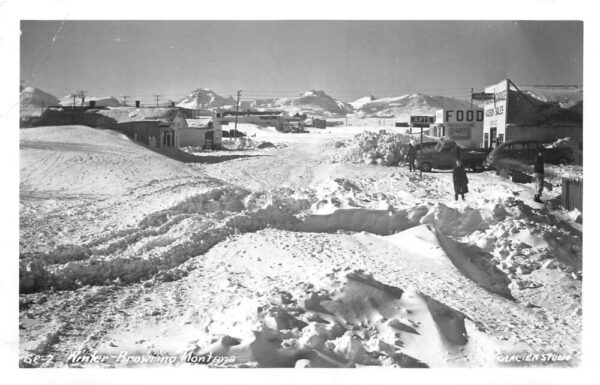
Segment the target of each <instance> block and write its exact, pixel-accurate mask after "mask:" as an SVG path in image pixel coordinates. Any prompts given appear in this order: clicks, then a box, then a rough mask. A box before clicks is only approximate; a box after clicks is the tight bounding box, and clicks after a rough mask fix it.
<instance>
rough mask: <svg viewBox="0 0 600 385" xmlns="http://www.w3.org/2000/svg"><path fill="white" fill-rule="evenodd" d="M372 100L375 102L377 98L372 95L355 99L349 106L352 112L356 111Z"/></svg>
mask: <svg viewBox="0 0 600 385" xmlns="http://www.w3.org/2000/svg"><path fill="white" fill-rule="evenodd" d="M374 100H377V98H376V97H375V96H373V95H369V96H363V97H362V98H360V99H356V100H355V101H353V102H350V105H351V106H352V107H353V108H354V110H358V109H360V108H361V107H362V106H364V105H365V104H367V103H370V102H372V101H374Z"/></svg>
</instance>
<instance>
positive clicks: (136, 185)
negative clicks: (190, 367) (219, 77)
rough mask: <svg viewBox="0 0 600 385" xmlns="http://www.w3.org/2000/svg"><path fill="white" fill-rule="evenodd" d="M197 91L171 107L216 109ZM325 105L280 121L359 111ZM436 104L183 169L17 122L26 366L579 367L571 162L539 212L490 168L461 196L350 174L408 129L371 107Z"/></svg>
mask: <svg viewBox="0 0 600 385" xmlns="http://www.w3.org/2000/svg"><path fill="white" fill-rule="evenodd" d="M207 94H209V92H206V93H199V92H197V91H194V92H193V93H192V94H191V95H190V96H188V97H186V98H185V99H183V100H182V102H181V103H180V104H184V106H185V107H187V108H191V107H193V108H205V109H206V108H212V107H220V106H223V100H222V99H220V98H218V97H214V98H212V99H211V98H209V97H206V95H207ZM22 95H24V96H23V99H22V101H23V100H25V101H26V102H27V103H28V104H29V105H30V106H31V105H35V104H38V105H39V104H40V102H39V100H40V99H43V98H46V99H44V100H46V103H50V102H53V101H54V100H53V99H51V98H50V97H48V96H46V95H47V94H46V93H44V92H42V91H40V90H31V89H25V90H24V92H23V93H22ZM316 95H318V96H316ZM214 96H216V95H214ZM330 99H331V98H330V97H328V96H327V95H326V94H324V93H321V92H315V93H305V94H304V95H303V96H301V97H299V98H297V99H295V100H300V101H302V103H300V102H296V103H293V107H291V108H292V110H291V111H293V112H294V113H296V112H308V111H312V112H314V111H322V112H323V114H322V115H321V116H340V112H339V108H344V109H348V110H351V109H352V108H353V107H347V106H346V105H343V106H342V105H340V104H339V103H331V100H330ZM290 100H294V98H291V99H285V100H279V101H273V102H272V103H273V104H272V105H271V107H275V106H276V107H277V108H284V107H285V106H287V105H292V104H291V103H290V102H289V101H290ZM315 100H316V101H315ZM438 101H439V102H440V103H442V102H444V101H445V99H444V98H435V97H426V96H424V95H407V96H404V97H398V98H389V99H385V100H382V101H378V100H373V101H370V102H367V103H365V104H363V105H362V106H361V107H360V108H359V112H362V113H364V114H365V115H367V116H369V117H359V116H357V115H351V116H350V118H349V119H348V125H347V126H346V125H343V126H337V127H330V128H327V129H308V132H307V133H306V134H291V133H288V134H286V133H281V132H278V131H277V130H276V129H275V128H273V127H262V126H258V125H253V124H239V126H238V130H239V131H241V132H243V133H245V134H246V137H245V138H243V139H229V140H227V141H224V143H223V145H224V147H223V149H222V150H217V151H195V152H192V153H193V155H195V158H194V161H193V162H179V161H177V160H173V159H169V158H168V157H166V156H164V155H162V154H160V153H156V152H153V151H151V150H150V149H148V148H146V147H144V146H142V145H140V144H138V143H136V142H134V141H133V140H132V139H130V138H128V137H126V136H125V135H123V134H121V133H118V132H115V131H112V130H101V129H95V128H91V127H86V126H42V127H34V128H27V129H23V130H21V134H20V136H21V144H20V145H21V166H20V167H21V171H20V174H21V209H20V211H21V239H20V248H21V256H20V266H21V268H20V290H21V295H20V309H21V310H20V323H19V328H20V338H21V348H20V349H21V361H20V362H21V365H22V366H25V367H27V366H41V367H46V366H85V367H89V366H92V367H96V366H100V367H119V366H120V365H123V363H125V364H126V365H128V366H144V365H146V366H148V365H155V364H156V362H154V361H151V360H150V361H148V360H149V358H148V357H154V360H158V357H174V358H173V362H170V361H168V360H167V358H164V360H163V361H161V364H164V365H187V364H193V363H195V362H196V361H198V360H208V358H207V357H209V356H210V355H211V354H212V355H213V356H214V357H219V358H218V359H217V358H214V359H212V361H211V362H207V364H208V365H212V366H231V367H255V366H259V367H294V366H296V367H298V366H304V367H355V366H366V365H381V366H396V367H445V366H454V367H455V366H459V367H482V366H483V367H488V366H502V365H510V363H503V362H502V360H499V359H498V357H499V356H502V355H506V356H507V357H508V356H509V355H510V354H511V353H512V352H515V351H518V352H529V353H531V354H538V355H539V354H541V353H540V352H543V353H546V354H550V356H549V359H548V361H543V360H541V359H539V360H538V361H537V362H535V363H534V364H537V365H547V364H550V363H551V364H552V365H557V364H558V365H566V366H573V365H577V364H578V362H579V361H580V359H581V340H580V338H581V322H582V317H581V315H582V311H581V279H582V271H581V260H582V255H581V239H582V232H581V231H582V228H581V213H578V212H577V211H574V212H570V211H566V210H564V209H562V208H561V207H560V200H559V195H560V177H561V176H565V175H569V176H582V168H581V166H549V169H550V170H549V172H548V173H549V177H548V180H549V181H550V183H551V184H552V186H553V187H555V188H553V189H552V191H547V192H546V198H547V200H548V203H547V204H538V203H535V202H533V199H532V197H533V183H529V184H517V183H513V182H512V181H510V180H508V179H504V178H502V177H501V176H499V175H497V174H496V173H495V172H493V171H485V172H482V173H470V174H469V178H470V191H471V192H470V194H468V197H467V199H466V201H465V202H462V201H454V197H453V192H452V187H451V186H452V183H451V179H452V173H451V172H448V171H438V172H434V173H425V174H424V175H423V177H422V178H419V174H418V173H414V172H413V173H411V172H409V171H408V168H407V167H405V166H403V165H402V164H400V166H394V167H385V166H382V165H378V164H377V162H373V163H374V164H365V161H364V158H365V154H366V153H368V152H369V151H371V152H372V151H373V150H377V151H380V152H385V151H390V146H401V145H402V144H404V145H406V143H408V141H409V140H411V139H414V138H418V136H416V135H415V136H414V137H412V136H411V135H409V134H406V133H405V129H404V128H398V127H392V126H381V125H380V124H381V120H379V119H377V117H378V116H379V114H380V113H382V114H384V115H386V116H387V115H388V114H389V113H390V112H389V111H390V110H393V111H394V113H395V114H403V113H405V114H410V113H411V111H413V110H417V111H418V112H417V113H422V111H427V110H428V109H429V110H432V109H435V108H438V107H440V105H431V104H428V103H432V102H438ZM212 103H215V104H212ZM256 103H257V104H258V103H259V102H256ZM261 103H262V102H261ZM286 103H289V104H286ZM452 103H459V101H452ZM32 108H33V107H32ZM28 110H29V109H25V108H24V109H23V110H22V111H28ZM365 115H363V116H365ZM429 140H433V139H429ZM261 143H269V144H271V145H270V146H267V147H266V148H262V149H261V148H259V147H261V146H259V145H260V144H261ZM383 157H385V155H383ZM367 163H370V162H367ZM273 165H277V166H276V167H273ZM491 185H493V186H494V188H493V189H492V190H490V189H489V186H491ZM123 351H125V352H128V354H129V355H130V356H131V357H129V358H127V357H125V356H124V357H121V359H120V361H119V360H117V361H115V360H114V359H108V360H106V361H104V362H95V361H93V360H92V361H89V360H90V355H93V354H94V352H96V353H97V354H100V355H106V356H115V355H116V356H119V354H120V352H123ZM73 352H77V354H75V355H73ZM30 354H37V355H45V356H51V357H52V359H51V360H48V361H47V362H38V363H32V362H30V361H28V359H27V357H28V355H30ZM552 354H554V356H552ZM140 357H146V358H147V361H145V363H144V362H142V361H140V360H141V359H142V358H140ZM203 357H204V358H203ZM551 359H554V361H550V360H551ZM123 360H124V361H123ZM194 360H195V361H194ZM507 360H508V358H507ZM513 364H514V363H513Z"/></svg>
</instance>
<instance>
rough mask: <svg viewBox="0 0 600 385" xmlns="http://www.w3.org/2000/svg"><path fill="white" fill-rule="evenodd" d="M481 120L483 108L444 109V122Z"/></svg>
mask: <svg viewBox="0 0 600 385" xmlns="http://www.w3.org/2000/svg"><path fill="white" fill-rule="evenodd" d="M451 122H456V123H463V122H483V110H444V123H451Z"/></svg>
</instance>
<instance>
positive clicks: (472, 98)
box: [471, 88, 473, 109]
mask: <svg viewBox="0 0 600 385" xmlns="http://www.w3.org/2000/svg"><path fill="white" fill-rule="evenodd" d="M471 109H473V88H471Z"/></svg>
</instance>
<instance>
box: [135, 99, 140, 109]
mask: <svg viewBox="0 0 600 385" xmlns="http://www.w3.org/2000/svg"><path fill="white" fill-rule="evenodd" d="M135 106H136V107H137V108H140V101H139V100H136V101H135Z"/></svg>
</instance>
